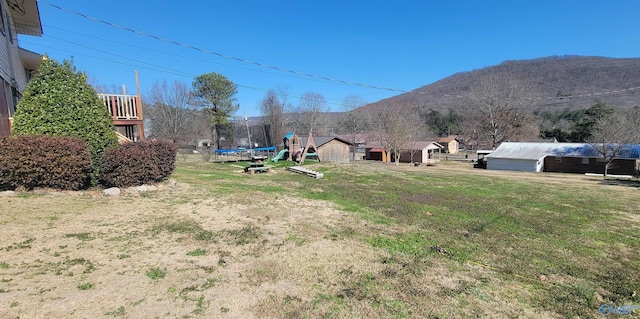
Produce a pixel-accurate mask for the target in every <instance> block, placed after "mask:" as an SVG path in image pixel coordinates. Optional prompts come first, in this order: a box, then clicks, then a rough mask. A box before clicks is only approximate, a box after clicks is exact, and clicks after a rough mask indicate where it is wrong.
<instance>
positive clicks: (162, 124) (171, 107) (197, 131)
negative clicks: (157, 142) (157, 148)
mask: <svg viewBox="0 0 640 319" xmlns="http://www.w3.org/2000/svg"><path fill="white" fill-rule="evenodd" d="M147 96H148V100H147V101H146V103H144V105H145V108H146V109H145V116H146V118H147V119H148V121H149V124H150V126H151V127H150V130H151V135H152V136H155V137H156V138H162V139H169V140H172V141H174V142H176V143H178V144H183V145H185V144H193V143H194V142H195V141H196V139H198V138H202V137H205V136H208V135H209V134H208V131H209V126H210V125H209V124H208V123H209V121H208V120H207V119H206V118H205V117H204V116H203V114H201V112H200V111H199V110H198V109H197V108H194V107H193V106H192V105H191V101H192V100H191V98H192V94H191V91H190V88H189V87H188V86H187V84H185V83H183V82H180V81H173V82H172V83H167V81H165V80H163V81H161V82H158V81H156V82H154V83H152V85H151V89H150V91H149V93H148V94H147Z"/></svg>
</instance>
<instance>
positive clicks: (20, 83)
mask: <svg viewBox="0 0 640 319" xmlns="http://www.w3.org/2000/svg"><path fill="white" fill-rule="evenodd" d="M18 34H23V35H30V36H37V37H39V36H42V24H41V22H40V13H39V11H38V4H37V2H36V0H23V1H17V2H15V1H0V136H8V135H9V133H10V130H11V119H12V116H13V113H14V112H15V111H16V105H17V104H18V100H19V99H20V97H21V96H22V92H24V89H25V88H26V86H27V82H29V79H30V78H31V74H32V73H33V72H34V71H35V70H36V69H38V67H39V66H40V63H41V62H42V59H41V55H40V54H38V53H35V52H31V51H29V50H25V49H23V48H21V47H20V46H19V45H18Z"/></svg>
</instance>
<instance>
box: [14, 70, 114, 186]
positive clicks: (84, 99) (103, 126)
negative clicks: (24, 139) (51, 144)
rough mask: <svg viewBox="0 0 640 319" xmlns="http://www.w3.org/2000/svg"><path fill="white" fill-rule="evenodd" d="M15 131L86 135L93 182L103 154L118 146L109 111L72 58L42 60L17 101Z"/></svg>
mask: <svg viewBox="0 0 640 319" xmlns="http://www.w3.org/2000/svg"><path fill="white" fill-rule="evenodd" d="M12 134H16V135H51V136H75V137H79V138H81V139H83V140H84V141H85V142H86V143H87V145H89V150H90V152H91V159H92V163H93V165H94V166H93V172H92V176H91V177H92V182H93V183H94V184H96V183H97V181H98V174H99V173H98V165H99V163H100V157H102V155H103V154H104V152H106V151H107V150H108V149H110V148H115V147H118V138H117V136H116V133H115V131H114V129H113V121H112V119H111V116H110V115H109V111H108V110H107V108H106V107H105V106H104V104H103V103H102V101H100V99H99V98H98V95H97V93H96V91H95V90H94V89H93V87H91V85H89V84H87V76H86V75H85V74H84V73H82V72H78V71H76V69H75V67H74V66H73V65H72V64H71V62H69V61H64V62H63V63H62V64H60V63H58V62H56V61H55V60H52V59H45V60H44V61H43V62H42V65H40V67H39V68H38V72H37V73H36V75H35V76H34V77H33V78H32V79H31V80H30V81H29V83H28V84H27V87H26V88H25V91H24V93H23V96H22V98H21V99H20V102H19V103H18V106H17V108H16V113H15V114H14V122H13V126H12Z"/></svg>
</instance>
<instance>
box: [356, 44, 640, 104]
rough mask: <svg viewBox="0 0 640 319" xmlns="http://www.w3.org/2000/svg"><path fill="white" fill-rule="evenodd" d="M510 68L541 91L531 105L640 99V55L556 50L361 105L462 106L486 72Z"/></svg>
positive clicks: (467, 72)
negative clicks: (556, 51)
mask: <svg viewBox="0 0 640 319" xmlns="http://www.w3.org/2000/svg"><path fill="white" fill-rule="evenodd" d="M496 73H503V74H510V75H512V76H514V77H516V78H519V79H524V80H526V81H528V82H530V83H531V85H532V86H533V89H534V90H535V92H536V93H537V94H538V95H539V96H540V98H539V101H540V103H537V105H536V109H535V110H534V111H553V110H558V111H562V110H564V109H571V110H575V109H585V108H588V107H590V106H591V105H593V104H595V103H598V102H604V103H606V104H608V105H610V106H613V107H620V108H631V107H634V106H637V105H640V58H609V57H599V56H578V55H561V56H549V57H541V58H536V59H529V60H506V61H504V62H502V63H500V64H498V65H494V66H487V67H484V68H481V69H475V70H471V71H463V72H458V73H454V74H452V75H450V76H448V77H446V78H443V79H441V80H438V81H436V82H433V83H431V84H428V85H424V86H421V87H419V88H417V89H414V90H412V91H410V92H407V93H403V94H400V95H396V96H393V97H390V98H386V99H382V100H380V101H377V102H373V103H370V104H367V105H365V106H364V107H363V109H364V110H379V109H383V108H385V107H387V106H389V105H399V106H403V107H412V108H416V109H417V110H418V111H427V110H436V111H439V112H443V111H447V110H449V109H454V110H455V109H458V108H461V107H464V106H465V104H466V103H467V101H466V99H465V97H466V96H468V94H469V93H470V90H471V88H472V86H473V85H474V83H477V81H479V80H480V79H481V78H482V77H486V76H488V75H490V74H496Z"/></svg>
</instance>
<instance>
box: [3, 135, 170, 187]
mask: <svg viewBox="0 0 640 319" xmlns="http://www.w3.org/2000/svg"><path fill="white" fill-rule="evenodd" d="M175 158H176V147H175V145H174V144H173V143H171V142H167V141H142V142H131V143H125V144H123V145H122V146H121V147H120V148H117V149H111V150H110V151H108V152H107V153H106V154H105V155H104V156H103V157H102V160H101V161H100V165H99V167H100V173H101V174H100V182H101V184H102V185H103V186H105V187H112V186H117V187H129V186H138V185H142V184H147V183H154V182H160V181H162V180H164V179H166V178H167V177H169V176H170V175H171V173H172V172H173V170H174V168H175ZM91 173H92V162H91V153H90V151H89V147H88V146H87V144H86V143H85V142H84V141H83V140H81V139H79V138H75V137H55V136H33V135H23V136H16V137H11V138H6V137H0V185H6V186H9V187H13V188H24V189H27V190H30V189H33V188H36V187H43V188H53V189H63V190H78V189H85V188H88V187H90V186H91Z"/></svg>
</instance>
